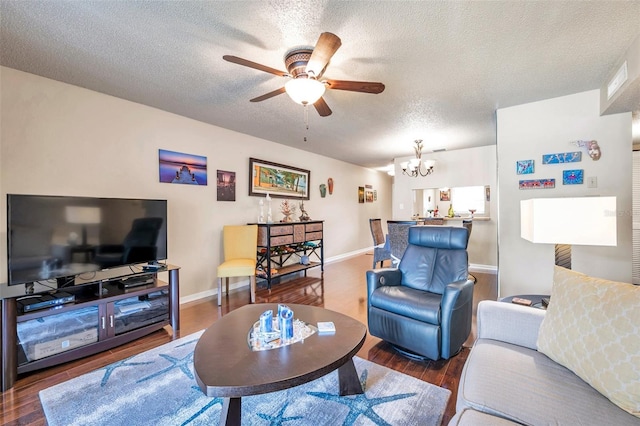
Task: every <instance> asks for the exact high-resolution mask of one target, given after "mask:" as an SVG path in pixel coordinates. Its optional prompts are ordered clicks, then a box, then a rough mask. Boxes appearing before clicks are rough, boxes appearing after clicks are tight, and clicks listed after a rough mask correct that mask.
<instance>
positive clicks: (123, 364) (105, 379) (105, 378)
mask: <svg viewBox="0 0 640 426" xmlns="http://www.w3.org/2000/svg"><path fill="white" fill-rule="evenodd" d="M147 364H153V361H147V362H129V359H123V360H122V361H117V362H114V363H113V364H110V365H107V366H106V367H105V368H104V376H102V381H101V382H100V387H104V386H106V385H107V382H108V381H109V379H110V378H111V375H112V374H113V372H114V371H115V370H116V369H118V368H120V367H134V366H136V365H147Z"/></svg>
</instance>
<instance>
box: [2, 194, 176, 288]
mask: <svg viewBox="0 0 640 426" xmlns="http://www.w3.org/2000/svg"><path fill="white" fill-rule="evenodd" d="M7 244H8V250H7V255H8V256H7V257H8V259H7V266H8V283H9V285H17V284H24V283H30V282H46V281H47V280H58V284H60V280H63V281H64V279H67V280H69V279H70V278H73V277H75V276H78V275H81V274H86V273H91V272H96V271H100V270H104V269H110V268H116V267H121V266H128V265H133V264H137V263H145V262H157V261H159V260H165V259H166V258H167V201H166V200H146V199H127V198H93V197H65V196H48V195H20V194H7ZM70 281H72V279H71V280H70Z"/></svg>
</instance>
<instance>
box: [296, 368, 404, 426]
mask: <svg viewBox="0 0 640 426" xmlns="http://www.w3.org/2000/svg"><path fill="white" fill-rule="evenodd" d="M366 382H367V370H366V369H365V370H364V371H363V372H362V375H361V376H360V383H361V384H362V388H363V389H365V388H366V384H367V383H366ZM307 395H311V396H316V397H318V398H322V399H326V400H327V401H334V402H337V403H339V404H344V405H346V406H347V407H348V408H349V413H348V414H347V417H346V418H345V419H344V422H342V424H343V425H344V426H350V425H353V424H354V422H355V421H356V419H357V418H358V417H360V416H361V415H363V416H365V417H367V418H368V419H369V420H371V421H372V422H373V423H374V424H376V425H384V426H391V424H389V423H387V422H386V421H385V420H384V419H383V418H382V417H380V416H379V415H378V414H377V413H376V412H375V411H373V407H374V406H376V405H380V404H384V403H387V402H391V401H397V400H399V399H405V398H410V397H412V396H415V395H416V393H415V392H413V393H401V394H397V395H390V396H383V397H380V398H371V399H369V398H367V395H366V392H365V393H362V394H358V395H353V396H350V397H343V396H340V395H334V394H330V393H326V392H307Z"/></svg>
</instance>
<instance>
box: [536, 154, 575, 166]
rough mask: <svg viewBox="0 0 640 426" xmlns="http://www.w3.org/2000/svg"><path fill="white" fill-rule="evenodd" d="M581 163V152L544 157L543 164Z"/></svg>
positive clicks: (546, 155) (544, 155)
mask: <svg viewBox="0 0 640 426" xmlns="http://www.w3.org/2000/svg"><path fill="white" fill-rule="evenodd" d="M580 161H582V152H581V151H576V152H561V153H558V154H543V155H542V164H562V163H578V162H580Z"/></svg>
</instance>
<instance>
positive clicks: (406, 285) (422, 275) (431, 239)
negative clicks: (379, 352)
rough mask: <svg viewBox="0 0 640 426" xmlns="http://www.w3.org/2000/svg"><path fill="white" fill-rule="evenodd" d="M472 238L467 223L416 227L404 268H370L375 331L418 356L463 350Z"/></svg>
mask: <svg viewBox="0 0 640 426" xmlns="http://www.w3.org/2000/svg"><path fill="white" fill-rule="evenodd" d="M467 241H468V231H467V229H465V228H461V227H449V226H412V227H411V228H410V229H409V246H408V247H407V249H406V251H405V253H404V255H403V257H402V260H401V261H400V265H399V267H398V269H391V268H384V269H374V270H371V271H367V295H368V301H367V307H368V323H369V333H370V334H371V335H373V336H376V337H379V338H381V339H383V340H385V341H387V342H389V343H391V344H392V345H393V346H394V347H395V348H396V349H397V350H399V351H400V352H401V353H404V354H405V355H409V356H413V357H417V358H429V359H432V360H437V359H440V358H444V359H449V358H450V357H451V356H453V355H455V354H457V353H458V352H459V351H460V349H461V348H462V344H463V343H464V342H465V340H467V338H468V337H469V333H471V318H472V310H473V303H472V302H473V282H472V281H470V280H469V279H468V276H469V273H468V257H467Z"/></svg>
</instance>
